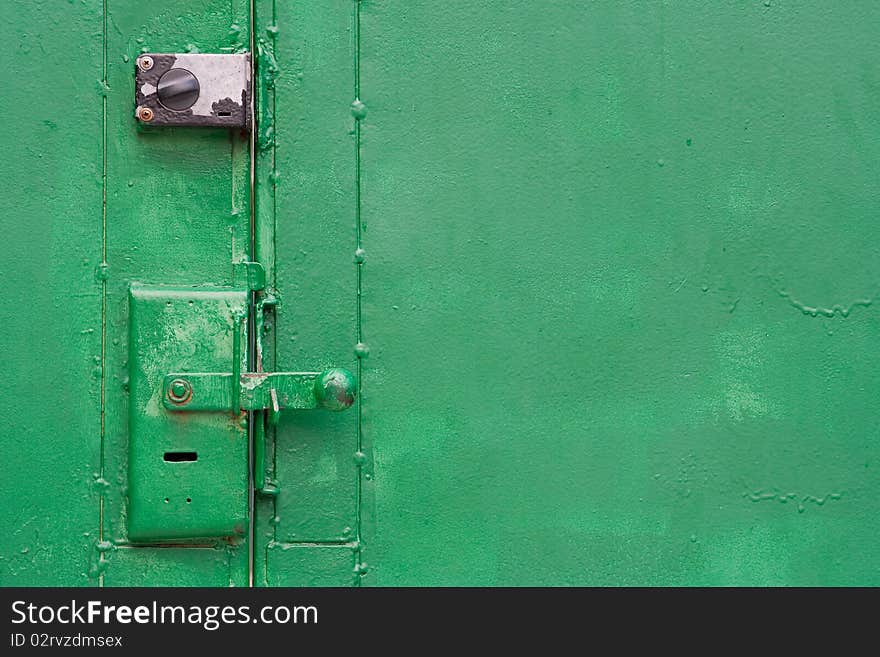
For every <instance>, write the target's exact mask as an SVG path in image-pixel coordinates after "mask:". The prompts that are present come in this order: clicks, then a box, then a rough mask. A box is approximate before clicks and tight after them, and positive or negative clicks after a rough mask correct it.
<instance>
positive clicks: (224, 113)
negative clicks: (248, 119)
mask: <svg viewBox="0 0 880 657" xmlns="http://www.w3.org/2000/svg"><path fill="white" fill-rule="evenodd" d="M217 116H232V112H217Z"/></svg>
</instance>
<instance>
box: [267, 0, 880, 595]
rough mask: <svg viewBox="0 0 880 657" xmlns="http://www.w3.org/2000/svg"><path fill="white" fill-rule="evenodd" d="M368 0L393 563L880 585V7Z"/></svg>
mask: <svg viewBox="0 0 880 657" xmlns="http://www.w3.org/2000/svg"><path fill="white" fill-rule="evenodd" d="M358 6H359V8H360V17H359V25H360V31H359V35H358V39H357V43H358V44H359V55H360V68H359V71H360V90H359V94H360V98H361V100H362V101H363V103H364V104H365V106H366V116H365V117H364V118H363V120H362V121H361V124H360V131H359V133H358V136H359V151H358V153H359V163H360V165H359V182H360V187H359V197H358V198H359V205H358V211H359V217H360V228H359V234H360V236H361V238H362V243H361V246H362V248H363V249H364V252H365V262H364V264H363V265H361V269H362V280H361V284H360V286H359V288H358V289H359V292H360V299H361V304H362V305H361V309H360V314H359V315H358V325H359V326H360V327H361V328H360V330H362V332H363V336H362V339H363V341H364V342H365V343H366V345H368V347H369V354H370V355H369V358H368V359H366V360H363V361H362V363H363V371H362V386H363V389H362V396H361V404H362V407H361V408H362V420H363V426H362V428H363V439H364V441H365V447H369V448H370V449H369V452H368V456H369V457H370V458H371V465H369V466H368V467H367V468H365V469H364V474H365V475H366V474H370V473H372V474H374V475H375V476H374V479H372V481H367V480H366V479H365V480H364V482H363V483H364V495H363V504H362V514H363V527H362V529H363V533H362V542H363V559H364V561H366V562H368V563H369V564H370V567H369V572H368V574H367V575H366V577H365V579H364V580H363V582H364V583H373V584H380V585H392V584H395V585H396V584H419V585H433V584H468V585H471V584H516V585H519V584H718V585H727V584H880V549H878V544H877V541H876V536H877V533H878V530H880V520H878V518H880V514H878V510H880V507H878V504H880V503H878V500H880V483H878V478H877V473H876V472H875V469H876V468H877V467H878V457H880V444H878V430H877V423H876V416H877V414H878V412H880V401H878V396H877V390H878V387H880V376H878V374H877V372H878V368H877V362H876V358H874V357H873V356H872V354H873V353H874V351H875V347H876V344H877V340H878V338H880V319H878V315H877V306H876V303H874V300H875V295H876V294H877V292H878V288H880V258H878V253H877V251H878V248H877V244H878V237H880V233H878V227H877V222H876V218H877V213H878V209H880V206H878V200H877V194H876V182H877V172H878V162H880V138H878V135H880V131H878V127H880V69H878V62H880V46H878V42H877V39H876V32H877V27H878V25H880V6H878V5H877V3H873V2H849V3H837V4H834V5H833V6H832V5H828V4H827V3H821V2H806V3H803V2H802V3H796V4H795V3H785V2H773V3H764V2H754V1H742V2H728V3H714V2H711V3H710V2H697V1H693V2H682V3H649V2H619V1H615V2H594V3H575V2H561V1H560V2H549V3H531V2H507V1H505V2H502V1H497V2H480V3H471V2H463V1H462V2H452V3H446V4H444V5H442V7H441V6H440V5H438V4H437V3H435V2H427V1H426V0H406V1H404V0H388V1H385V2H375V1H371V0H365V1H363V2H360V3H359V5H358ZM280 62H281V64H280V65H281V67H282V68H284V64H285V62H284V61H283V58H281V59H280ZM351 96H352V93H351V91H350V90H348V89H343V90H341V91H340V92H339V94H338V98H337V103H336V104H337V107H343V106H345V105H346V104H347V102H348V101H350V99H351ZM304 104H306V105H307V104H308V103H304ZM276 111H277V112H278V114H277V119H278V120H279V121H280V120H281V113H280V111H279V110H276ZM339 112H341V110H339V111H338V112H337V113H339ZM291 120H292V119H291ZM279 149H280V146H279ZM331 162H332V163H333V164H334V165H337V163H338V161H337V159H335V158H334V159H332V160H331ZM282 175H283V171H282ZM353 239H354V237H353V236H349V237H348V238H347V242H343V243H341V244H340V246H339V248H340V249H344V248H346V246H345V245H346V244H351V242H352V240H353ZM281 253H282V251H281V249H280V248H279V256H278V257H279V259H280V258H281ZM316 284H317V281H316Z"/></svg>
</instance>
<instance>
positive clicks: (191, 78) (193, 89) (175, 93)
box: [156, 68, 200, 112]
mask: <svg viewBox="0 0 880 657" xmlns="http://www.w3.org/2000/svg"><path fill="white" fill-rule="evenodd" d="M199 90H200V88H199V81H198V79H197V78H196V76H195V75H193V74H192V73H190V72H189V71H187V70H186V69H185V68H172V69H171V70H169V71H167V72H166V73H165V74H164V75H163V76H162V77H161V78H159V84H157V85H156V95H157V96H159V102H160V103H162V105H163V106H165V107H167V108H168V109H170V110H176V111H178V112H179V111H181V110H186V109H189V108H190V107H192V106H193V105H194V104H195V102H196V101H197V100H198V99H199Z"/></svg>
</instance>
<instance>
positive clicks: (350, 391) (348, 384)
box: [315, 368, 357, 411]
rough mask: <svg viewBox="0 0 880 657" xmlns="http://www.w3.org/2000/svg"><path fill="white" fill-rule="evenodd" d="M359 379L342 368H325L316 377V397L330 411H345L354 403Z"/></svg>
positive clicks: (319, 403)
mask: <svg viewBox="0 0 880 657" xmlns="http://www.w3.org/2000/svg"><path fill="white" fill-rule="evenodd" d="M356 395H357V380H356V379H355V378H354V374H352V373H351V372H349V371H348V370H344V369H342V368H333V369H329V370H324V371H323V372H321V374H320V375H319V376H318V378H317V379H315V398H316V399H317V400H318V405H319V406H321V407H322V408H326V409H327V410H328V411H344V410H345V409H346V408H348V407H349V406H351V405H352V404H353V403H354V398H355V396H356Z"/></svg>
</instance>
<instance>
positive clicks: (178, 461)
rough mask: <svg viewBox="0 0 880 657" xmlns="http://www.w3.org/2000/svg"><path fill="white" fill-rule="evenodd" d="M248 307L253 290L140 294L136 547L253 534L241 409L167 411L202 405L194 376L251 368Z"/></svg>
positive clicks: (132, 462) (132, 386)
mask: <svg viewBox="0 0 880 657" xmlns="http://www.w3.org/2000/svg"><path fill="white" fill-rule="evenodd" d="M248 305H249V292H248V290H246V289H238V290H236V289H229V288H226V289H224V288H205V287H197V288H193V287H170V286H165V285H162V286H144V285H139V284H133V285H132V287H131V289H130V292H129V319H128V325H129V334H130V341H129V370H130V371H129V400H130V403H129V424H128V428H129V437H128V484H127V487H126V493H127V498H128V505H127V509H126V511H127V516H126V530H127V534H128V538H129V540H131V541H133V542H135V543H162V542H174V541H177V542H180V541H181V540H189V539H206V538H207V539H210V538H217V537H236V538H237V539H239V540H240V539H241V538H242V537H244V536H246V535H247V533H248V523H249V517H250V512H249V509H248V432H247V416H246V415H245V414H244V413H242V411H241V408H240V406H239V408H237V409H236V408H234V407H233V405H232V404H226V405H224V406H219V407H213V408H212V407H209V408H208V409H207V410H205V411H203V412H200V413H175V412H169V410H168V404H167V403H166V402H168V401H169V398H171V400H173V402H174V403H177V404H186V403H187V402H190V401H191V400H194V401H196V402H198V400H199V399H200V396H201V393H202V390H200V389H195V390H194V386H191V385H189V381H191V380H192V377H191V376H190V375H189V374H188V373H189V372H193V371H195V372H201V371H204V370H209V371H210V370H213V369H236V368H237V369H238V371H239V372H240V371H242V370H243V369H244V368H246V366H247V332H246V331H245V330H244V327H246V325H247V322H246V319H247V310H248ZM169 370H177V371H179V372H180V374H177V375H175V378H174V379H172V380H173V381H175V382H177V385H172V386H166V385H165V382H166V380H167V379H168V377H167V375H166V373H167V372H168V371H169ZM230 378H231V375H230ZM229 388H230V386H229V385H227V386H226V389H227V390H229Z"/></svg>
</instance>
